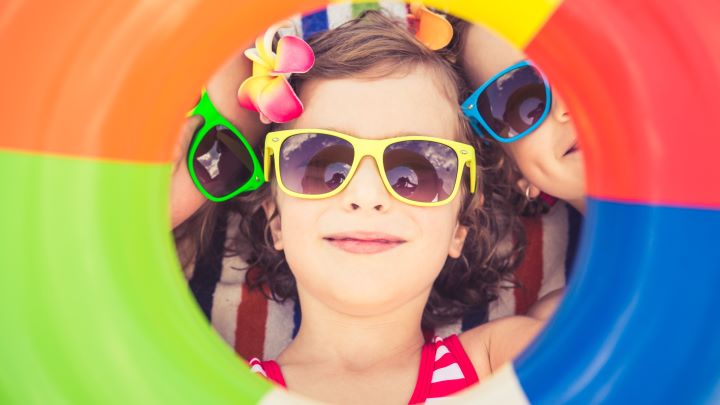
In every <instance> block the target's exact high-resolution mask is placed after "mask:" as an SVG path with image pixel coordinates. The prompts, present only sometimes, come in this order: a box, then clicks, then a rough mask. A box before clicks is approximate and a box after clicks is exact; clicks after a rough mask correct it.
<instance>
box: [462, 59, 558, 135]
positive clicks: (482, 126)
mask: <svg viewBox="0 0 720 405" xmlns="http://www.w3.org/2000/svg"><path fill="white" fill-rule="evenodd" d="M551 106H552V92H551V91H550V85H549V84H548V82H547V80H546V79H545V76H544V75H543V74H542V73H541V72H540V70H538V69H537V68H536V67H535V66H533V65H532V64H530V62H528V61H526V60H524V61H521V62H518V63H516V64H514V65H512V66H510V67H508V68H507V69H505V70H503V71H502V72H500V73H498V74H496V75H495V76H493V77H492V78H490V80H488V81H487V82H485V84H483V85H482V86H480V87H479V88H478V89H477V90H475V92H473V94H472V95H471V96H470V97H468V98H467V100H465V102H464V103H463V104H462V111H463V114H465V116H466V117H467V118H468V120H469V121H470V125H472V127H473V129H474V130H475V132H476V133H477V134H478V135H480V136H481V137H484V136H485V134H489V135H490V136H492V137H493V138H495V139H496V140H497V141H499V142H503V143H508V142H514V141H517V140H518V139H520V138H522V137H524V136H526V135H528V134H529V133H531V132H532V131H534V130H535V128H537V127H538V126H539V125H540V124H542V123H543V121H545V119H546V118H547V116H548V114H549V112H550V107H551Z"/></svg>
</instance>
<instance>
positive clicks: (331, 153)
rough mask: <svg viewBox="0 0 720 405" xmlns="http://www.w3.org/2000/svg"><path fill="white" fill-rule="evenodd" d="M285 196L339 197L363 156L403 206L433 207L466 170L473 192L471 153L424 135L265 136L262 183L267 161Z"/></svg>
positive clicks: (454, 189)
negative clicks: (376, 136)
mask: <svg viewBox="0 0 720 405" xmlns="http://www.w3.org/2000/svg"><path fill="white" fill-rule="evenodd" d="M272 156H274V157H275V159H274V163H275V175H276V177H277V182H278V185H279V186H280V189H281V190H282V191H283V192H284V193H286V194H287V195H290V196H293V197H298V198H305V199H320V198H329V197H332V196H334V195H336V194H338V193H340V192H341V191H342V190H343V189H345V187H346V186H347V184H348V183H349V181H350V179H351V178H352V177H353V175H354V174H355V171H356V170H357V168H358V166H359V165H360V161H361V160H362V159H363V158H364V157H365V156H371V157H372V158H373V159H375V163H376V164H377V166H378V169H379V172H380V177H381V178H382V181H383V183H384V184H385V188H387V190H388V192H389V193H390V194H391V195H392V196H393V197H395V198H397V199H398V200H400V201H402V202H405V203H407V204H411V205H416V206H421V207H434V206H438V205H443V204H447V203H448V202H450V201H452V199H453V198H455V196H456V195H457V193H458V190H459V188H460V187H459V186H460V180H461V178H462V173H463V169H464V168H465V166H467V167H468V169H470V192H472V193H474V192H475V172H476V168H475V149H474V148H473V147H472V146H470V145H468V144H465V143H461V142H455V141H450V140H446V139H441V138H433V137H429V136H401V137H396V138H388V139H379V140H376V139H363V138H356V137H354V136H350V135H346V134H343V133H340V132H335V131H329V130H324V129H291V130H285V131H276V132H270V133H268V134H267V137H266V138H265V153H264V169H265V180H266V181H270V159H271V157H272Z"/></svg>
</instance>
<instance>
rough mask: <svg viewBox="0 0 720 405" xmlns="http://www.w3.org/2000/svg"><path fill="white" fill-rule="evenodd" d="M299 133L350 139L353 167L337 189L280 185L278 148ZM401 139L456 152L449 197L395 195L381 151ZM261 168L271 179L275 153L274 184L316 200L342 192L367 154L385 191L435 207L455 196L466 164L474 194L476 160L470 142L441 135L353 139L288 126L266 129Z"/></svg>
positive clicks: (413, 202) (418, 203) (285, 191)
mask: <svg viewBox="0 0 720 405" xmlns="http://www.w3.org/2000/svg"><path fill="white" fill-rule="evenodd" d="M300 134H323V135H330V136H334V137H337V138H340V139H343V140H345V141H347V142H349V143H350V144H351V145H352V146H353V150H354V151H355V153H354V156H353V162H352V166H351V167H350V172H349V173H348V176H347V179H346V180H345V181H344V182H343V183H342V184H341V185H340V186H339V187H338V188H336V189H334V190H332V191H330V192H329V193H325V194H302V193H298V192H295V191H292V190H290V189H288V188H287V187H285V184H283V181H282V176H280V148H281V147H282V144H283V142H285V140H286V139H288V138H290V137H291V136H294V135H300ZM404 141H429V142H436V143H439V144H442V145H445V146H448V147H449V148H451V149H452V150H454V151H455V154H456V155H457V159H458V170H457V175H456V178H455V185H454V187H453V191H452V193H451V194H450V196H448V198H446V199H444V200H442V201H435V202H421V201H413V200H410V199H407V198H405V197H403V196H401V195H400V194H398V193H397V192H396V191H395V190H394V189H393V188H392V186H391V185H390V182H389V181H388V179H387V176H386V174H385V167H384V164H383V152H385V149H386V148H387V147H388V146H389V145H392V144H394V143H399V142H404ZM263 155H264V157H263V164H264V165H263V167H264V171H265V181H268V182H269V181H270V158H271V156H273V155H274V156H275V159H274V164H275V177H276V178H277V183H278V185H279V186H280V189H281V190H282V191H283V192H284V193H285V194H287V195H289V196H292V197H297V198H302V199H308V200H319V199H322V198H330V197H332V196H334V195H336V194H339V193H340V192H342V191H343V190H344V189H345V187H347V185H348V184H349V183H350V180H351V179H352V178H353V176H354V175H355V172H356V171H357V168H358V166H359V165H360V161H362V159H363V158H364V157H365V156H370V157H372V158H373V159H374V160H375V164H376V166H377V168H378V171H379V174H380V178H381V179H382V181H383V184H384V185H385V189H387V190H388V192H389V193H390V194H391V195H392V196H393V197H395V198H396V199H398V200H400V201H402V202H404V203H407V204H410V205H415V206H419V207H437V206H440V205H445V204H447V203H449V202H450V201H452V200H453V199H454V198H455V196H456V195H457V193H458V190H459V189H460V181H461V180H462V175H463V172H464V171H465V170H464V167H465V166H467V167H468V169H470V192H471V193H474V192H475V188H476V163H475V162H476V160H475V148H473V147H472V146H471V145H468V144H465V143H462V142H456V141H450V140H447V139H442V138H434V137H431V136H419V135H418V136H415V135H412V136H400V137H394V138H388V139H363V138H356V137H354V136H351V135H347V134H343V133H341V132H336V131H330V130H326V129H289V130H284V131H275V132H269V133H268V134H267V136H266V137H265V153H264V154H263Z"/></svg>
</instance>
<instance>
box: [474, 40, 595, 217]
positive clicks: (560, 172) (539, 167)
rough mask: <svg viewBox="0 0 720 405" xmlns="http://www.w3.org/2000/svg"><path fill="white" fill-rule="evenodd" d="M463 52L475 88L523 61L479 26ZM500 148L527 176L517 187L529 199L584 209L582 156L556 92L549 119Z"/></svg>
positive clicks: (521, 55) (501, 41)
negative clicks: (546, 198)
mask: <svg viewBox="0 0 720 405" xmlns="http://www.w3.org/2000/svg"><path fill="white" fill-rule="evenodd" d="M463 52H464V53H463V60H464V63H463V64H464V68H465V71H466V73H467V76H468V78H469V79H470V82H471V83H470V85H471V86H472V87H473V89H476V88H478V87H480V86H481V85H482V84H483V83H485V82H486V81H487V80H488V79H490V78H491V77H492V76H493V75H495V74H497V73H498V72H500V71H502V70H503V69H505V68H507V67H509V66H511V65H513V64H515V63H517V62H519V61H521V60H523V59H525V57H524V55H523V54H522V53H521V52H520V51H518V50H517V49H515V48H514V47H512V45H510V44H508V43H507V42H505V41H503V40H501V39H500V38H498V37H497V36H495V35H493V34H491V33H490V32H489V31H487V30H486V29H484V28H482V27H478V26H471V27H470V28H469V29H468V31H467V37H466V42H465V48H464V50H463ZM502 147H503V148H504V149H505V151H506V152H507V153H508V154H509V155H510V156H511V157H512V158H513V159H514V161H515V162H516V164H517V165H518V167H519V168H520V171H521V172H522V174H523V176H524V177H525V179H524V180H521V184H519V186H520V187H521V189H522V190H523V191H524V190H525V189H526V187H528V185H531V186H533V188H532V189H531V196H536V195H537V194H538V193H539V192H540V191H544V192H546V193H548V194H550V195H553V196H555V197H558V198H561V199H563V200H566V201H568V202H570V203H571V204H573V205H575V204H574V203H575V202H578V204H580V205H582V203H581V201H582V200H583V199H584V196H585V172H584V167H583V157H582V153H581V152H580V150H579V149H578V147H577V136H576V134H575V129H574V128H573V126H572V123H571V121H570V116H569V115H568V112H567V110H566V108H565V105H564V104H563V102H562V100H560V97H559V95H558V94H557V93H556V92H554V93H553V105H552V107H551V110H550V114H549V115H548V117H547V119H546V120H545V121H544V122H543V123H542V124H541V125H540V126H539V127H538V128H537V129H535V131H533V132H532V133H531V134H529V135H527V136H525V137H523V138H521V139H519V140H517V141H515V142H510V143H506V144H503V145H502ZM528 183H529V184H528Z"/></svg>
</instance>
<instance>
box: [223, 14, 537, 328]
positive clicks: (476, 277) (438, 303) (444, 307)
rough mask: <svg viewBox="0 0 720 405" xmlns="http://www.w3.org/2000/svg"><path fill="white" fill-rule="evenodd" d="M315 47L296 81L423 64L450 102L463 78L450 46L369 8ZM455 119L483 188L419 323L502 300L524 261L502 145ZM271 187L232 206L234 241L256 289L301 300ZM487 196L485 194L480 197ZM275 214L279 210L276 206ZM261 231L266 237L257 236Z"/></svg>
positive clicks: (473, 198) (462, 219)
mask: <svg viewBox="0 0 720 405" xmlns="http://www.w3.org/2000/svg"><path fill="white" fill-rule="evenodd" d="M308 42H309V44H310V46H311V47H312V49H313V50H314V52H315V58H316V59H315V66H314V67H313V68H312V69H311V70H310V72H308V73H306V74H302V75H295V76H293V80H292V84H293V86H294V87H295V88H296V89H300V88H301V87H302V86H303V83H306V82H308V81H310V80H318V79H328V80H331V79H341V78H348V77H363V78H380V77H386V76H387V75H390V74H407V73H410V72H411V71H412V70H413V69H415V68H417V67H418V66H422V67H424V68H426V69H427V70H428V71H429V72H431V74H432V76H433V77H432V78H431V79H432V80H435V81H436V83H437V85H438V87H439V88H440V89H441V90H442V91H443V92H444V93H445V95H446V96H447V98H448V101H449V102H453V103H458V104H457V105H458V106H459V96H460V95H461V94H462V90H461V89H462V87H463V82H462V80H461V79H460V77H459V75H458V72H457V71H456V70H455V69H456V67H455V66H454V65H453V64H452V63H451V62H450V61H449V60H452V59H453V56H452V54H451V53H450V52H449V51H444V52H433V51H431V50H429V49H428V48H427V47H425V46H424V45H422V44H421V43H420V42H418V41H417V40H416V39H415V38H414V37H413V36H412V34H411V33H409V32H408V29H407V28H406V27H405V26H404V24H403V22H402V21H397V20H395V19H392V18H390V17H387V16H385V15H384V14H383V13H382V12H378V11H369V12H366V13H365V14H364V15H363V16H361V17H360V18H357V19H354V20H351V21H349V22H347V23H345V24H343V25H341V26H340V27H338V28H336V29H333V30H331V31H328V32H324V33H321V34H319V35H317V36H315V37H313V38H312V39H310V40H309V41H308ZM458 122H459V123H460V128H461V132H462V138H464V139H462V140H463V141H465V142H467V143H470V144H472V145H473V146H474V147H475V148H476V150H477V151H478V159H477V165H478V167H477V169H478V170H477V172H478V177H479V179H478V190H479V192H478V193H476V194H471V193H469V192H468V191H467V190H465V188H466V187H467V186H466V185H467V183H465V182H464V183H463V184H464V186H463V187H464V189H463V193H462V195H463V196H464V197H463V202H462V205H461V208H460V211H459V215H458V221H459V223H460V224H461V225H463V226H465V227H467V229H468V235H467V237H466V240H465V245H464V248H463V254H462V256H461V257H460V258H459V259H452V258H448V259H447V261H446V263H445V265H444V267H443V269H442V271H441V272H440V274H439V276H438V278H437V279H436V280H435V282H434V284H433V288H432V291H431V293H430V296H429V299H428V302H427V304H426V306H425V309H424V313H423V318H422V324H423V327H425V328H434V327H437V326H440V325H443V324H446V323H449V322H452V321H454V320H457V319H458V318H460V317H462V316H463V315H464V314H466V313H467V312H469V311H471V310H474V309H478V308H484V307H485V306H486V305H487V304H488V303H490V302H491V301H493V300H495V299H496V298H497V293H498V288H500V286H501V283H503V282H504V281H509V282H510V283H512V272H513V270H514V269H515V267H516V266H517V264H518V263H519V262H520V261H521V260H522V256H523V251H524V246H525V243H526V242H525V236H524V232H523V230H522V226H521V224H520V222H519V219H518V218H517V216H516V215H513V214H512V212H511V211H510V210H509V209H508V200H507V197H508V190H509V188H508V187H507V186H506V183H504V182H503V181H502V179H500V178H499V177H498V174H499V173H500V172H501V171H500V169H501V168H502V167H504V164H505V163H504V160H503V155H502V151H499V150H498V149H497V148H486V147H484V146H483V145H482V144H481V142H479V140H478V138H477V137H476V136H474V135H472V133H471V130H470V128H469V125H468V124H467V122H466V121H465V118H464V117H463V116H462V113H461V112H460V109H459V108H458ZM272 193H273V189H272V187H270V186H269V185H266V186H264V187H262V188H261V189H259V190H257V191H256V192H253V193H251V194H248V195H245V196H241V197H239V198H238V199H237V200H236V202H237V203H238V204H233V206H234V207H235V208H236V210H237V212H238V213H240V215H241V216H242V220H241V222H240V231H239V232H238V234H237V236H236V240H235V241H234V245H235V246H237V250H236V253H238V252H240V251H242V250H246V248H247V245H248V243H249V244H250V248H251V249H250V250H251V251H252V252H253V253H252V255H253V256H252V257H251V258H249V261H248V263H249V264H250V270H249V272H248V277H247V278H246V280H247V281H248V283H249V285H250V287H251V288H261V290H262V291H263V292H264V293H265V294H266V295H267V297H268V298H269V299H273V300H276V301H280V302H282V301H285V300H288V299H292V300H297V298H298V293H297V285H296V282H295V278H294V276H293V274H292V272H291V271H290V268H289V267H288V264H287V262H286V261H285V256H284V253H283V252H282V251H277V250H275V249H274V247H273V240H272V236H271V233H270V227H269V223H270V220H272V219H273V218H274V217H273V218H270V219H268V218H267V217H266V214H265V212H264V210H263V209H262V203H263V202H264V201H267V200H268V199H270V198H273V195H272ZM481 196H482V197H481ZM273 215H279V214H278V213H277V211H276V212H275V214H273ZM258 235H263V236H262V237H261V238H258Z"/></svg>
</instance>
